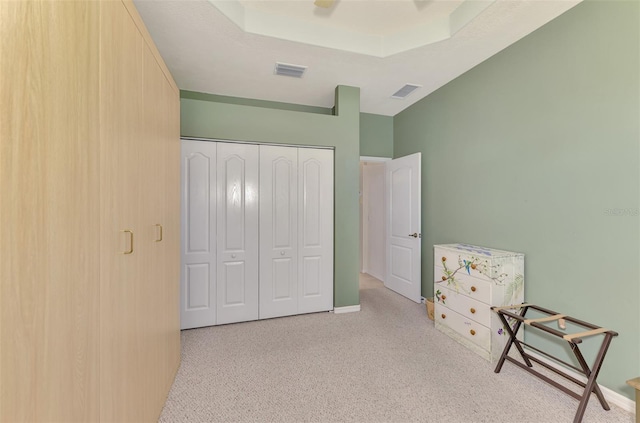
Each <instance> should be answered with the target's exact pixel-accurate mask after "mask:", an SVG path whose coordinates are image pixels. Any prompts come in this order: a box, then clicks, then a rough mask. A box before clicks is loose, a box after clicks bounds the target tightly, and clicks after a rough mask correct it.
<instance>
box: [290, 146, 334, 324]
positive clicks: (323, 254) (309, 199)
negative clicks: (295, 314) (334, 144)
mask: <svg viewBox="0 0 640 423" xmlns="http://www.w3.org/2000/svg"><path fill="white" fill-rule="evenodd" d="M298 203H299V207H298V227H299V231H298V251H299V256H298V257H299V262H298V266H299V272H298V280H299V285H298V289H299V292H298V298H299V302H298V309H299V313H312V312H316V311H328V310H333V150H321V149H313V148H300V149H298Z"/></svg>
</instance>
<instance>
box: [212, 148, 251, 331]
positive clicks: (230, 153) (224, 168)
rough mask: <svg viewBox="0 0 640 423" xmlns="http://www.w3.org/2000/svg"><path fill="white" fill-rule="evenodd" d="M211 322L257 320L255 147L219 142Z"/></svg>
mask: <svg viewBox="0 0 640 423" xmlns="http://www.w3.org/2000/svg"><path fill="white" fill-rule="evenodd" d="M217 173H218V175H217V176H218V225H217V229H218V230H217V238H218V260H217V267H218V272H217V278H216V285H217V289H216V308H217V314H216V317H217V319H216V324H219V325H220V324H224V323H233V322H242V321H247V320H256V319H257V318H258V195H259V192H258V146H257V145H252V144H232V143H218V169H217Z"/></svg>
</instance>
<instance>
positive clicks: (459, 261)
mask: <svg viewBox="0 0 640 423" xmlns="http://www.w3.org/2000/svg"><path fill="white" fill-rule="evenodd" d="M433 264H434V265H435V266H439V267H442V268H445V267H446V268H447V269H448V270H449V271H450V272H455V271H456V270H457V269H459V270H458V271H457V272H456V275H455V276H456V277H457V276H458V275H459V274H462V273H465V274H467V275H469V276H475V277H476V278H479V279H483V280H486V281H489V280H491V279H492V278H496V277H498V274H497V269H495V266H493V265H492V262H491V258H490V257H486V256H483V255H481V254H473V253H468V252H465V251H452V250H445V249H435V250H434V263H433Z"/></svg>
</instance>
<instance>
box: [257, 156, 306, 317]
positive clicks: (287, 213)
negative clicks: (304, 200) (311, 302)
mask: <svg viewBox="0 0 640 423" xmlns="http://www.w3.org/2000/svg"><path fill="white" fill-rule="evenodd" d="M296 313H298V149H297V148H292V147H276V146H260V318H261V319H266V318H270V317H278V316H288V315H292V314H296Z"/></svg>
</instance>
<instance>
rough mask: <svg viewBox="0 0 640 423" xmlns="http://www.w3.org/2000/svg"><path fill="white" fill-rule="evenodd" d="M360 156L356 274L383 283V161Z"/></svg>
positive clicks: (387, 159) (384, 257)
mask: <svg viewBox="0 0 640 423" xmlns="http://www.w3.org/2000/svg"><path fill="white" fill-rule="evenodd" d="M389 160H391V158H389V157H360V272H361V273H366V274H368V275H370V276H373V277H374V278H376V279H378V280H380V281H382V282H384V278H385V272H386V260H387V258H386V251H385V239H386V233H385V231H386V223H385V210H386V203H385V162H387V161H389Z"/></svg>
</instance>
